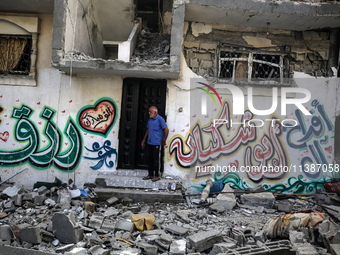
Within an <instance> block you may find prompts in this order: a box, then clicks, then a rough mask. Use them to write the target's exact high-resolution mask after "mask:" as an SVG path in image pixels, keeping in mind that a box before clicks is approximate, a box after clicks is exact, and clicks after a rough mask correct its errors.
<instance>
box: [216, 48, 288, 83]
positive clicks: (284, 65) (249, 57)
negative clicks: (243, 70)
mask: <svg viewBox="0 0 340 255" xmlns="http://www.w3.org/2000/svg"><path fill="white" fill-rule="evenodd" d="M223 53H224V54H225V53H227V54H234V55H237V56H236V57H225V56H222V57H221V55H222V54H223ZM256 55H269V56H275V57H278V58H279V61H278V62H279V63H275V62H270V61H265V60H259V59H256V58H255V59H254V56H256ZM217 61H218V70H217V77H218V81H219V82H221V83H235V84H254V85H274V86H275V85H285V86H291V82H290V81H289V78H290V77H289V70H288V69H289V68H288V66H289V63H288V58H287V54H285V53H282V52H269V51H257V50H235V49H230V48H220V49H219V50H218V56H217ZM227 61H228V62H232V63H231V64H230V65H232V75H231V76H230V77H223V76H221V71H222V66H223V65H225V64H226V63H225V62H227ZM238 62H247V77H246V78H243V79H239V78H236V68H237V63H238ZM254 64H260V65H261V64H265V65H269V66H273V67H275V68H278V70H279V77H278V78H256V77H253V74H254V72H253V68H254ZM235 67H236V68H235Z"/></svg>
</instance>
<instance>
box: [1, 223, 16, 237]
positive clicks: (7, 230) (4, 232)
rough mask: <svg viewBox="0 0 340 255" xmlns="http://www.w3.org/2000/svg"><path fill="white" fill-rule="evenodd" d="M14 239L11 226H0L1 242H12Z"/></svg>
mask: <svg viewBox="0 0 340 255" xmlns="http://www.w3.org/2000/svg"><path fill="white" fill-rule="evenodd" d="M11 239H13V232H12V230H11V227H10V226H9V225H3V226H0V240H4V241H5V240H11Z"/></svg>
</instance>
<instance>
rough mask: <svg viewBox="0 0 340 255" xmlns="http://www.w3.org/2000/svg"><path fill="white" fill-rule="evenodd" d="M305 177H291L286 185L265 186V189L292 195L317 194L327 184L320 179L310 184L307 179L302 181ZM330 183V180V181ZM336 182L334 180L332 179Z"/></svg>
mask: <svg viewBox="0 0 340 255" xmlns="http://www.w3.org/2000/svg"><path fill="white" fill-rule="evenodd" d="M302 179H303V176H302V175H299V176H298V178H296V177H290V178H288V180H287V183H286V184H283V183H279V184H276V185H274V186H271V187H270V186H269V185H268V184H264V185H263V188H265V189H266V191H269V192H273V193H292V194H305V193H315V192H316V190H317V189H318V188H323V187H324V186H323V183H325V182H327V181H326V180H324V179H319V180H317V181H310V182H308V181H307V179H305V180H302ZM329 181H330V180H329ZM332 181H334V179H332Z"/></svg>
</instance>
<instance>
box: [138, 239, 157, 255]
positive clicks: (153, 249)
mask: <svg viewBox="0 0 340 255" xmlns="http://www.w3.org/2000/svg"><path fill="white" fill-rule="evenodd" d="M137 247H138V248H140V249H141V250H142V251H144V253H145V254H150V255H157V254H158V252H157V251H158V248H157V246H155V245H151V244H148V243H145V242H139V243H137Z"/></svg>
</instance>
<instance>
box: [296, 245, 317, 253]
mask: <svg viewBox="0 0 340 255" xmlns="http://www.w3.org/2000/svg"><path fill="white" fill-rule="evenodd" d="M318 254H319V252H318V251H317V249H316V248H315V247H314V246H313V245H311V244H309V243H304V244H299V245H298V246H297V247H296V255H318Z"/></svg>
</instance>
